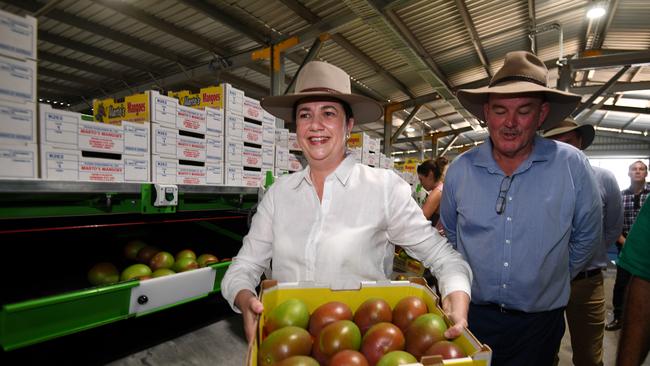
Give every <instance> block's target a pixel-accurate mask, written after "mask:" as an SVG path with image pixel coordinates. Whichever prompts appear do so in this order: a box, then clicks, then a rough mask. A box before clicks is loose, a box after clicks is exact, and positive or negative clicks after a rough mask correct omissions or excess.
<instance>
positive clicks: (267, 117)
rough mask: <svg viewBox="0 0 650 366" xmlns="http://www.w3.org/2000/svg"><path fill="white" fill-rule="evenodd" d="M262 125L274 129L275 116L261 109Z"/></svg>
mask: <svg viewBox="0 0 650 366" xmlns="http://www.w3.org/2000/svg"><path fill="white" fill-rule="evenodd" d="M262 125H269V126H273V127H276V123H275V116H274V115H272V114H271V113H269V112H267V111H265V110H264V109H262Z"/></svg>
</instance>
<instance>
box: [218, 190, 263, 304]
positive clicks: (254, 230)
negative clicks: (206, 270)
mask: <svg viewBox="0 0 650 366" xmlns="http://www.w3.org/2000/svg"><path fill="white" fill-rule="evenodd" d="M273 192H274V187H273V186H271V188H269V190H268V191H267V192H266V194H265V195H264V198H263V199H262V201H261V202H260V204H259V205H258V207H257V212H256V213H255V215H254V216H253V220H252V222H251V227H250V230H249V231H248V234H247V235H246V236H245V237H244V240H243V244H242V247H241V249H240V250H239V253H237V256H236V257H234V258H233V261H232V263H231V264H230V266H229V267H228V270H227V271H226V274H225V276H224V278H223V280H222V282H221V293H222V295H223V297H224V298H225V299H226V300H227V301H228V303H229V304H230V306H231V307H232V309H233V310H234V311H235V312H239V309H237V307H236V306H235V304H234V301H235V296H237V294H238V293H239V291H241V290H250V291H251V292H253V293H255V288H256V287H257V285H258V284H259V282H260V278H261V276H262V273H264V271H265V270H266V269H267V268H269V265H270V262H271V256H272V253H273V250H272V242H273V227H272V218H273Z"/></svg>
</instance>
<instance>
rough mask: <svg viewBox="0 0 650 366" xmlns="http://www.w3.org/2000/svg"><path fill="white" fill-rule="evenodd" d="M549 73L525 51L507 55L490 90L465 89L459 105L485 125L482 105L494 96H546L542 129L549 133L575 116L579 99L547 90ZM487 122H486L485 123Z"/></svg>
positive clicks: (570, 94)
mask: <svg viewBox="0 0 650 366" xmlns="http://www.w3.org/2000/svg"><path fill="white" fill-rule="evenodd" d="M547 85H548V69H547V68H546V65H544V63H543V62H542V60H540V59H539V58H538V57H537V56H535V55H534V54H532V53H530V52H526V51H514V52H509V53H508V54H506V57H505V61H504V63H503V67H501V69H499V71H497V73H496V74H495V75H494V77H492V80H490V84H489V85H488V86H485V87H482V88H478V89H462V90H459V91H458V93H457V95H456V96H457V97H458V100H459V101H460V103H461V104H462V105H463V107H465V109H467V110H468V111H469V112H470V113H472V114H473V115H474V116H476V118H478V119H479V120H481V121H486V119H485V115H484V113H483V105H484V104H485V103H486V102H487V101H488V97H489V95H490V94H491V93H493V94H521V93H540V92H541V93H544V95H545V101H546V102H548V103H549V104H550V107H551V108H550V111H549V114H548V116H547V117H546V120H545V121H544V123H543V124H542V125H541V126H540V129H549V128H552V127H553V126H555V125H556V124H558V123H560V122H561V121H562V120H564V119H565V118H566V117H568V116H569V114H571V112H573V110H574V109H575V108H576V106H577V105H578V102H580V96H579V95H576V94H572V93H568V92H563V91H560V90H557V89H552V88H549V87H548V86H547ZM486 122H487V121H486Z"/></svg>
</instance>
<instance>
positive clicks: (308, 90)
mask: <svg viewBox="0 0 650 366" xmlns="http://www.w3.org/2000/svg"><path fill="white" fill-rule="evenodd" d="M310 92H325V93H331V94H343V93H341V92H340V91H338V90H335V89H330V88H307V89H302V90H301V91H300V92H299V93H310Z"/></svg>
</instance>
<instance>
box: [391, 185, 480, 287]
mask: <svg viewBox="0 0 650 366" xmlns="http://www.w3.org/2000/svg"><path fill="white" fill-rule="evenodd" d="M391 174H392V175H389V177H388V179H389V180H390V182H388V183H389V184H387V185H386V187H391V189H390V191H388V190H387V192H386V196H385V200H386V206H387V209H386V211H385V212H386V215H387V217H386V222H387V223H388V231H387V232H388V239H389V240H390V242H391V243H393V244H396V245H399V246H402V247H403V248H404V249H405V250H406V252H407V254H409V255H410V256H412V257H413V258H415V259H417V260H419V261H421V262H422V263H423V264H424V265H425V266H426V267H427V268H429V269H430V270H431V272H433V274H434V275H435V276H436V278H438V284H439V290H440V293H441V295H442V297H443V298H444V297H445V296H447V295H448V294H449V293H451V292H454V291H463V292H465V293H467V294H468V295H471V283H472V271H471V269H470V268H469V265H468V264H467V262H465V260H463V258H462V256H461V255H460V253H458V252H457V251H456V250H454V248H453V247H452V246H451V245H450V244H449V242H448V241H447V239H446V238H444V237H443V236H441V235H440V234H439V233H438V232H437V230H435V229H434V228H433V226H431V222H430V221H428V220H427V219H426V218H425V217H424V215H422V210H421V209H420V208H419V207H418V205H417V203H416V202H415V201H414V200H413V199H412V198H411V190H410V187H409V185H408V184H407V183H406V182H404V181H403V180H402V179H400V178H399V177H397V175H395V174H394V173H392V172H391ZM443 192H444V190H443ZM443 195H444V193H443Z"/></svg>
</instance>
